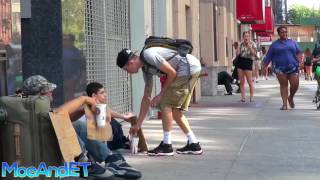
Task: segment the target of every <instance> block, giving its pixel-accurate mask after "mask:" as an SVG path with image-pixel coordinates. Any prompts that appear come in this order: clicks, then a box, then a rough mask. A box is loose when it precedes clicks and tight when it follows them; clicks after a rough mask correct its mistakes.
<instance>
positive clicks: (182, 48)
mask: <svg viewBox="0 0 320 180" xmlns="http://www.w3.org/2000/svg"><path fill="white" fill-rule="evenodd" d="M151 47H164V48H168V49H172V50H175V51H177V53H176V54H174V55H173V56H171V57H170V58H168V59H166V61H170V60H171V59H172V58H174V57H175V56H176V55H180V56H181V57H186V56H187V54H190V53H192V50H193V46H192V44H191V42H190V41H188V40H186V39H173V38H168V37H158V36H149V37H148V38H147V39H146V40H145V42H144V47H143V49H142V51H141V53H140V57H141V59H142V60H143V61H144V63H145V64H147V65H148V67H147V68H145V69H143V70H144V71H149V70H148V69H149V68H150V67H151V69H155V70H156V68H155V67H154V66H153V65H151V64H149V63H148V62H147V61H146V60H145V58H144V56H143V51H144V50H145V49H148V48H151ZM156 71H157V74H158V75H160V76H161V75H164V73H163V72H161V71H160V70H156Z"/></svg>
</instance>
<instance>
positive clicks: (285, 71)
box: [263, 26, 302, 110]
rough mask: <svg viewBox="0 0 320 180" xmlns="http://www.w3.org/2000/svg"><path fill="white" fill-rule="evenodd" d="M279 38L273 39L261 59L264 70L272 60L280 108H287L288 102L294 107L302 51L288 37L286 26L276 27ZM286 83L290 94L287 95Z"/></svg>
mask: <svg viewBox="0 0 320 180" xmlns="http://www.w3.org/2000/svg"><path fill="white" fill-rule="evenodd" d="M277 32H278V35H279V39H278V40H276V41H274V42H273V43H272V44H271V46H270V48H269V51H268V53H267V56H266V58H265V59H264V61H263V65H264V70H265V69H266V67H267V65H268V64H269V63H270V61H272V68H273V71H274V72H275V73H276V75H277V78H278V81H279V84H280V94H281V98H282V106H281V108H280V110H287V109H288V106H287V104H288V102H289V106H290V107H291V108H294V107H295V104H294V99H293V98H294V95H295V93H296V92H297V90H298V87H299V63H300V62H301V61H302V53H301V50H300V47H299V45H298V44H297V43H296V42H295V41H293V40H292V39H288V31H287V27H285V26H279V27H278V28H277ZM288 84H290V94H289V95H288Z"/></svg>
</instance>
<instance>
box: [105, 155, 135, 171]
mask: <svg viewBox="0 0 320 180" xmlns="http://www.w3.org/2000/svg"><path fill="white" fill-rule="evenodd" d="M105 163H106V166H108V164H109V163H113V164H116V165H117V166H120V167H123V168H132V167H131V166H130V165H129V164H128V163H127V162H126V160H125V159H124V157H123V156H122V155H121V154H119V153H113V154H112V155H109V156H108V157H107V158H106V160H105Z"/></svg>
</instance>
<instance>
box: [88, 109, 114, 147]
mask: <svg viewBox="0 0 320 180" xmlns="http://www.w3.org/2000/svg"><path fill="white" fill-rule="evenodd" d="M84 111H85V115H86V119H87V138H88V139H91V140H97V141H111V140H112V127H111V124H110V123H108V122H107V123H106V125H105V126H104V127H98V126H97V123H96V120H95V115H94V113H93V112H92V111H91V109H90V108H89V106H87V105H85V107H84Z"/></svg>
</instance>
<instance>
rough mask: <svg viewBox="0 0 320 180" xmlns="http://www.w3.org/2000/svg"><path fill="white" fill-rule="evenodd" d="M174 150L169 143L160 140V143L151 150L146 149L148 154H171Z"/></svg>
mask: <svg viewBox="0 0 320 180" xmlns="http://www.w3.org/2000/svg"><path fill="white" fill-rule="evenodd" d="M173 154H174V152H173V149H172V145H171V144H165V143H163V141H161V143H160V145H159V146H158V147H156V148H155V149H153V150H150V151H148V155H149V156H173Z"/></svg>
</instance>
